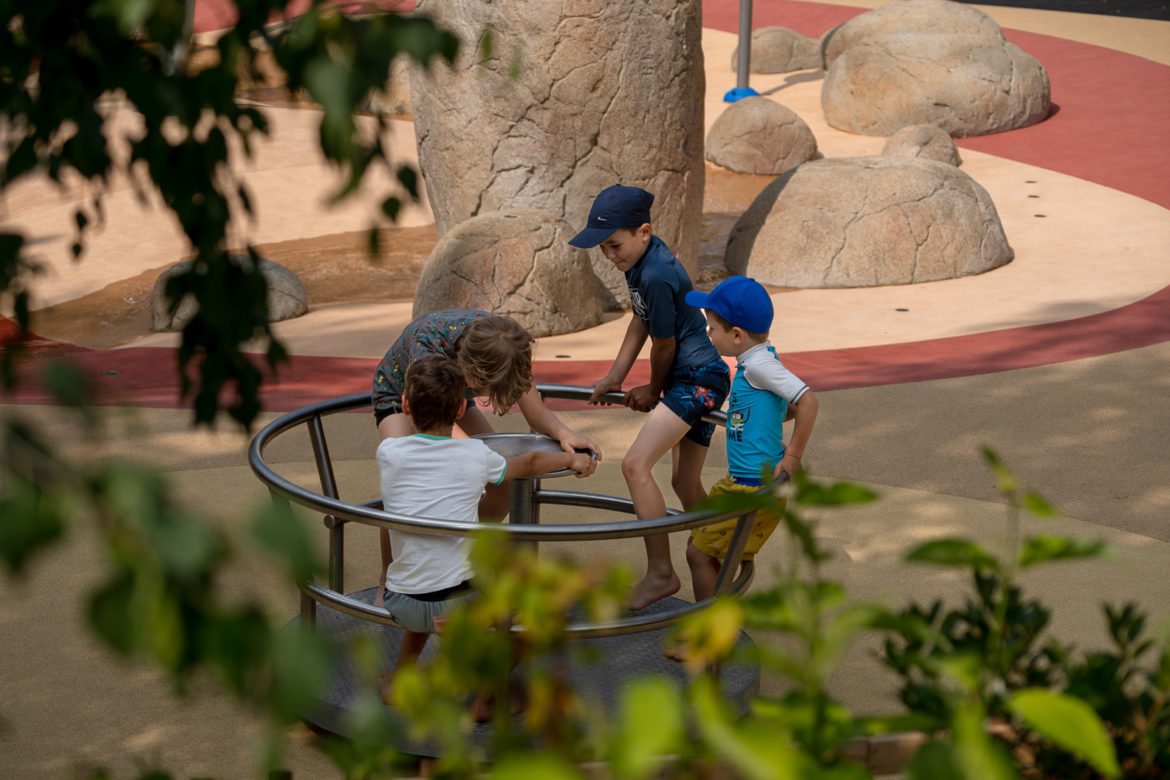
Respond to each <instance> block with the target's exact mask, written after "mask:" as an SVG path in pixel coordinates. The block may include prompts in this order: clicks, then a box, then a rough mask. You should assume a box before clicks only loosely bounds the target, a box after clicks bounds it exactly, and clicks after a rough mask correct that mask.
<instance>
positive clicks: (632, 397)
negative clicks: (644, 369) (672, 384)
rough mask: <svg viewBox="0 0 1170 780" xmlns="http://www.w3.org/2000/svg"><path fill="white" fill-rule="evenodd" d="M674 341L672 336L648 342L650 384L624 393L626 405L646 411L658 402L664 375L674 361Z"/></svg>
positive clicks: (664, 379) (663, 383)
mask: <svg viewBox="0 0 1170 780" xmlns="http://www.w3.org/2000/svg"><path fill="white" fill-rule="evenodd" d="M675 347H676V342H675V339H674V337H673V336H671V337H670V338H666V339H653V340H652V341H651V343H650V384H647V385H639V386H638V387H635V388H633V389H632V390H630V391H629V392H628V393H626V397H625V403H626V406H628V407H630V408H631V409H634V410H635V411H639V412H648V411H650V410H651V409H653V408H654V407H655V405H657V403H658V397H659V396H660V395H662V387H663V385H665V384H666V375H667V374H669V373H670V367H671V365H672V364H673V363H674V352H675Z"/></svg>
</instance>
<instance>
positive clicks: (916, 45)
mask: <svg viewBox="0 0 1170 780" xmlns="http://www.w3.org/2000/svg"><path fill="white" fill-rule="evenodd" d="M821 106H822V108H823V109H824V112H825V120H826V121H827V122H828V123H829V124H830V125H832V126H833V127H835V128H837V129H838V130H844V131H846V132H850V133H859V134H862V135H891V134H893V133H894V132H896V131H898V130H900V129H901V128H903V127H905V126H906V125H917V124H929V125H934V126H936V127H941V128H942V129H943V130H945V131H946V132H947V133H949V134H950V135H952V136H956V137H965V136H972V135H984V134H986V133H998V132H1002V131H1004V130H1013V129H1016V128H1020V127H1027V126H1028V125H1033V124H1036V123H1037V122H1040V121H1042V120H1043V119H1044V118H1046V117H1047V116H1048V111H1049V107H1050V88H1049V83H1048V74H1047V72H1045V70H1044V68H1043V67H1042V66H1041V65H1040V63H1039V62H1037V61H1036V59H1035V58H1034V57H1032V56H1031V55H1029V54H1027V53H1025V52H1024V51H1022V50H1021V49H1020V48H1019V47H1017V46H1015V45H1013V44H1011V43H1008V42H1006V41H1003V40H997V39H994V38H988V37H979V36H973V35H925V34H915V33H902V34H891V35H879V36H874V37H870V38H867V39H865V40H863V41H859V42H857V43H854V44H851V45H850V46H849V48H847V49H845V50H844V51H843V52H842V53H841V54H840V56H838V57H837V59H836V60H834V61H833V63H832V64H831V65H830V66H829V68H828V72H827V73H826V75H825V82H824V86H823V87H822V89H821Z"/></svg>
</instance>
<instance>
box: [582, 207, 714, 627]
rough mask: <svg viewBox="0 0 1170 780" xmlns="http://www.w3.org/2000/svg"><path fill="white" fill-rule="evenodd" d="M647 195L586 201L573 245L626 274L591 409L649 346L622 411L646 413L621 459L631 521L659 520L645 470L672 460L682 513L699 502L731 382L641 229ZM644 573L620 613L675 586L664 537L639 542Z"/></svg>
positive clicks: (663, 257) (672, 262) (617, 386)
mask: <svg viewBox="0 0 1170 780" xmlns="http://www.w3.org/2000/svg"><path fill="white" fill-rule="evenodd" d="M653 202H654V196H653V195H651V194H650V193H649V192H646V191H645V190H643V189H639V188H638V187H625V186H622V185H620V184H615V185H614V186H612V187H609V188H607V189H605V190H603V191H602V192H601V194H600V195H598V196H597V198H596V200H594V201H593V208H592V209H590V211H589V221H588V224H587V225H586V227H585V229H584V230H582V231H581V232H580V233H578V234H577V235H576V236H574V237H573V239H572V240H571V241H569V243H570V244H571V245H572V246H576V247H580V248H582V249H588V248H590V247H594V246H600V248H601V252H602V254H603V255H605V258H606V259H607V260H609V261H610V262H611V263H613V264H614V265H615V266H617V268H618V270H619V271H622V272H624V273H625V275H626V284H627V285H628V286H629V288H630V304H631V306H632V308H633V310H634V315H635V316H634V317H633V318H632V319H631V320H630V325H629V327H628V328H627V329H626V335H625V338H624V340H623V341H622V345H621V347H620V348H619V349H618V354H617V357H616V358H615V359H614V362H613V366H612V367H611V368H610V369H609V373H608V374H606V375H605V377H603V378H602V379H600V380H598V381H597V382H594V383H593V395H592V396H591V397H590V399H589V402H590V403H594V404H595V403H598V399H599V398H600V397H601V396H602V395H604V394H605V393H609V392H612V391H620V390H621V388H622V382H623V381H625V379H626V376H627V375H628V374H629V372H630V369H631V368H632V367H633V365H634V361H635V360H636V359H637V357H638V353H639V352H641V350H642V346H643V345H644V344H645V343H646V338H647V337H649V338H650V342H651V345H650V382H649V384H645V385H639V386H638V387H634V388H632V389H630V390H628V391H626V393H625V396H624V398H623V403H625V405H626V406H628V407H629V408H631V409H635V410H637V411H639V412H649V417H648V418H647V420H646V422H645V424H643V425H642V429H641V430H640V431H639V432H638V436H637V438H635V440H634V443H633V444H632V445H631V446H630V449H629V452H627V453H626V456H625V458H623V459H622V476H624V477H625V479H626V484H627V485H628V486H629V489H630V498H631V499H632V500H633V503H634V513H635V514H636V515H637V516H638V517H639V518H654V517H663V516H664V515H666V501H665V499H664V498H663V496H662V491H661V490H659V489H658V484H657V483H656V482H655V481H654V477H653V475H652V474H651V473H650V468H651V467H652V466H653V465H654V464H655V463H657V462H658V460H659V459H660V458H661V457H662V456H663V455H665V454H666V453H667V452H671V457H672V472H671V484H672V485H673V487H674V491H675V493H676V494H677V495H678V498H679V501H681V502H682V506H683V509H684V510H685V509H689V508H690V507H692V506H693V505H694V504H696V503H698V502H699V501H701V500H702V499H703V498H705V497H706V495H707V491H706V490H705V489H704V488H703V482H702V471H703V462H704V461H705V460H706V458H707V449H708V447H709V446H710V444H711V434H712V433H713V432H714V428H715V426H714V424H713V423H709V422H705V421H704V420H703V417H704V416H706V415H708V414H710V413H712V412H714V411H715V410H716V409H718V408H719V407H720V406H722V405H723V400H724V399H725V398H726V397H727V392H728V389H729V387H730V382H731V377H730V374H729V372H728V370H727V364H726V363H725V362H724V361H723V359H722V358H721V357H719V353H718V351H716V349H715V347H714V346H713V345H712V344H711V340H710V339H709V338H707V329H706V323H705V322H704V321H703V315H702V314H700V313H699V310H698V309H696V308H694V307H693V306H691V305H690V304H688V303H687V302H686V300H685V298H686V295H687V294H688V293H690V292H692V290H693V287H692V285H691V279H690V277H689V276H687V272H686V269H684V268H683V267H682V264H681V263H679V262H678V260H677V259H676V258H675V256H674V254H673V253H672V252H671V251H670V249H669V247H667V246H666V244H665V243H664V242H663V241H662V239H660V238H658V237H657V236H655V235H654V234H653V231H652V230H651V228H650V205H651V204H652V203H653ZM645 541H646V574H645V576H644V577H643V578H642V580H641V581H640V582H639V583H638V584H637V585H636V586H635V587H634V590H633V592H632V593H631V594H630V599H629V602H628V606H629V607H630V608H631V609H635V610H637V609H642V608H643V607H646V606H648V605H650V604H652V603H654V602H655V601H658V600H659V599H661V598H665V597H666V596H670V595H672V594H673V593H675V592H676V591H678V589H679V587H680V582H679V578H678V575H677V574H675V571H674V564H673V563H672V561H671V557H670V538H669V537H668V536H667V535H666V534H658V535H655V536H648V537H646V540H645Z"/></svg>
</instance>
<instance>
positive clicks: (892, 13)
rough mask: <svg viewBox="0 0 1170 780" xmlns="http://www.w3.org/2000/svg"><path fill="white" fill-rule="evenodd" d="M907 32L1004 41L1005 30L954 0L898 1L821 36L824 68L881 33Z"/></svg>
mask: <svg viewBox="0 0 1170 780" xmlns="http://www.w3.org/2000/svg"><path fill="white" fill-rule="evenodd" d="M907 33H914V34H928V35H973V36H976V37H980V38H989V39H991V40H998V41H1002V40H1003V30H1001V29H1000V27H999V25H998V24H996V23H995V20H994V19H992V18H991V17H990V16H988V15H987V14H985V13H983V12H982V11H980V10H979V9H978V8H972V7H971V6H969V5H963V4H962V3H955V2H952V1H951V0H898V1H897V2H893V3H890V4H889V5H883V6H881V7H880V8H875V9H874V10H872V11H867V12H866V13H863V14H860V15H858V16H855V17H853V18H852V19H850V20H849V21H847V22H845V23H844V24H841V25H838V26H837V27H835V28H833V29H832V30H830V31H829V32H828V33H826V34H825V36H824V37H823V38H822V39H821V46H822V48H823V49H824V58H823V61H824V67H826V68H827V67H828V66H830V65H832V64H833V62H834V61H836V59H837V58H838V57H839V56H841V52H843V51H845V50H846V49H848V48H849V47H850V46H853V45H854V44H857V43H861V42H862V41H865V40H868V39H870V38H874V37H877V36H881V35H902V34H907Z"/></svg>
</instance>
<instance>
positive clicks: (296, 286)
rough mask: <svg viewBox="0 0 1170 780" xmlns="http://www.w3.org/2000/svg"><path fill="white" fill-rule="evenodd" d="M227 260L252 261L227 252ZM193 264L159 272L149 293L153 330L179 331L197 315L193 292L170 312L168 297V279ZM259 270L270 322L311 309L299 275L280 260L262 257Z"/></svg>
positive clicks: (178, 264) (181, 264)
mask: <svg viewBox="0 0 1170 780" xmlns="http://www.w3.org/2000/svg"><path fill="white" fill-rule="evenodd" d="M228 262H231V263H235V264H236V265H244V264H247V263H251V262H252V258H251V256H249V255H228ZM193 265H194V261H193V260H183V261H182V262H179V263H175V264H174V265H172V266H171V267H170V268H168V269H167V270H165V271H163V272H162V273H161V274H159V276H158V279H156V280H155V282H154V288H153V289H152V290H151V293H150V329H151V330H153V331H179V330H182V329H183V328H184V327H186V325H187V323H188V322H190V321H191V318H192V317H194V316H195V312H196V311H197V310H198V307H197V305H196V303H195V299H194V298H192V297H191V296H190V295H186V296H184V297H183V300H181V301H180V302H179V306H178V308H177V309H175V311H174V313H173V314H172V313H171V301H170V299H169V298H168V297H167V294H166V289H167V281H168V280H169V279H171V277H174V276H178V275H180V274H185V273H187V272H188V271H190V270H191V267H192V266H193ZM256 270H257V271H258V272H259V273H260V276H262V277H263V278H264V282H265V284H267V285H268V321H269V322H280V321H281V320H289V319H292V318H293V317H299V316H301V315H302V314H304V313H305V312H307V311H308V310H309V294H308V293H307V292H305V285H304V284H302V283H301V280H300V278H299V277H298V276H297V275H296V274H295V273H293V272H292V271H290V270H289V269H287V268H285V267H284V266H283V265H280V264H279V263H274V262H273V261H271V260H268V259H267V258H263V257H262V258H259V262H258V263H257V264H256Z"/></svg>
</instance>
